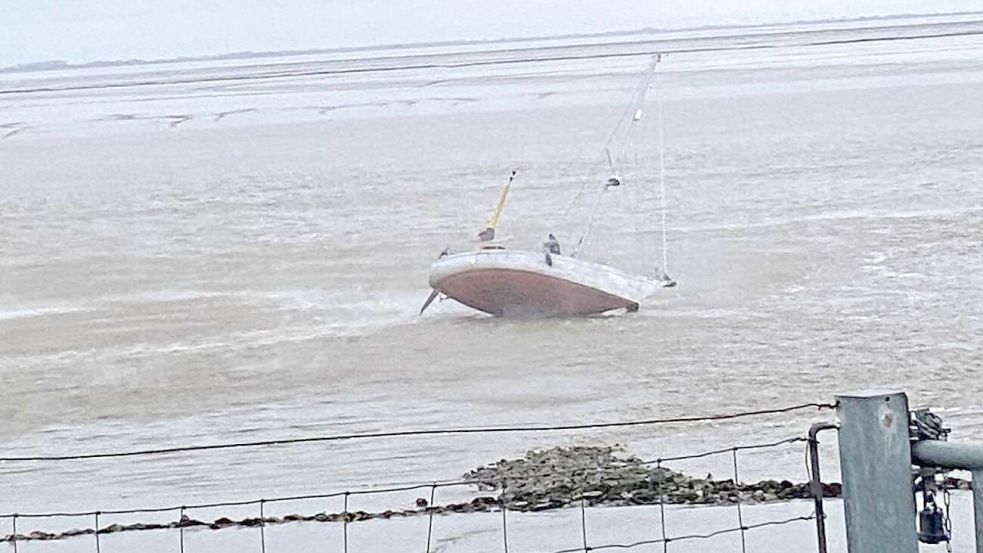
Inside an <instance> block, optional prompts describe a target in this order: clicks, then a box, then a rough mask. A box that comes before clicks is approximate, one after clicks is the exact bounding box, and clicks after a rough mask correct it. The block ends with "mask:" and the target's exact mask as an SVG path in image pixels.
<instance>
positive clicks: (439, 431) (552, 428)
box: [0, 403, 836, 463]
mask: <svg viewBox="0 0 983 553" xmlns="http://www.w3.org/2000/svg"><path fill="white" fill-rule="evenodd" d="M835 407H836V405H835V404H830V403H800V404H797V405H791V406H788V407H776V408H771V409H757V410H753V411H742V412H739V413H728V414H723V415H695V416H681V417H667V418H661V419H643V420H633V421H616V422H598V423H580V424H556V425H539V426H487V427H462V428H435V429H417V430H393V431H389V432H366V433H362V434H329V435H326V436H308V437H303V438H283V439H276V440H258V441H252V442H230V443H224V444H205V445H189V446H177V447H165V448H158V449H138V450H130V451H113V452H101V453H83V454H77V455H32V456H23V457H0V462H7V463H12V462H25V461H42V462H43V461H78V460H84V459H107V458H116V457H137V456H144V455H163V454H169V453H186V452H192V451H212V450H219V449H236V448H246V447H262V446H274V445H292V444H304V443H316V442H336V441H347V440H366V439H379V438H405V437H414V436H440V435H452V434H505V433H519V432H559V431H566V430H591V429H600V428H626V427H632V426H648V425H658V424H672V423H684V422H709V421H720V420H731V419H739V418H746V417H754V416H761V415H771V414H778V413H788V412H790V411H801V410H803V409H810V408H815V409H834V408H835Z"/></svg>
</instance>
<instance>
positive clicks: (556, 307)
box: [420, 56, 676, 317]
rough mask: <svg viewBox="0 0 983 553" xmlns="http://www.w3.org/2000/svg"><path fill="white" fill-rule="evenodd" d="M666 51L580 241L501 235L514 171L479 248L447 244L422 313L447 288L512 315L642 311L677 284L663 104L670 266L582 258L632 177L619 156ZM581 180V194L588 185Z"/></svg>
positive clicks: (630, 116)
mask: <svg viewBox="0 0 983 553" xmlns="http://www.w3.org/2000/svg"><path fill="white" fill-rule="evenodd" d="M660 61H661V56H656V57H655V58H653V60H652V62H651V64H650V65H649V67H648V69H647V71H646V73H645V75H644V76H643V78H642V80H641V82H640V83H639V85H638V87H637V88H636V90H635V94H634V96H633V97H632V101H631V103H630V104H629V105H628V108H627V109H626V111H625V116H624V117H622V119H621V120H620V121H619V123H618V125H617V126H616V127H615V129H614V131H613V132H612V134H611V136H610V138H609V139H608V144H607V146H606V147H605V149H604V153H605V158H606V160H607V165H608V169H609V171H610V176H609V177H608V179H607V181H605V182H603V183H600V190H599V191H598V194H597V198H596V200H595V202H594V204H593V209H592V210H591V212H590V214H589V216H588V220H587V224H586V226H585V229H584V231H583V233H582V234H581V236H580V239H579V241H578V242H577V246H576V248H575V249H574V250H573V251H572V252H571V253H570V254H569V255H563V254H562V253H561V249H560V246H559V242H558V241H557V240H556V238H555V237H554V236H553V235H552V234H550V235H549V240H548V241H547V242H545V243H544V244H543V248H542V250H517V249H507V248H505V247H504V246H503V245H501V244H499V243H497V242H495V231H496V227H497V226H498V221H499V218H500V217H501V214H502V210H503V209H504V207H505V202H506V199H507V197H508V194H509V190H510V188H511V186H512V183H513V180H514V179H515V176H516V172H515V171H513V172H512V175H511V176H510V177H509V181H508V183H507V184H506V185H505V187H504V188H503V190H502V193H501V196H500V197H499V201H498V205H497V206H496V209H495V212H494V215H493V216H492V218H491V219H490V220H489V222H488V225H487V226H486V227H485V229H484V230H482V231H481V232H480V233H478V241H479V242H478V248H477V250H474V251H468V252H462V253H450V252H449V251H448V250H444V252H442V253H441V254H440V256H439V257H438V258H437V259H436V260H435V261H434V262H433V264H432V266H431V267H430V279H429V280H430V287H431V288H432V290H431V294H430V296H429V297H428V298H427V301H426V302H425V303H424V305H423V307H422V308H421V309H420V314H421V315H422V314H423V312H424V311H425V310H426V309H427V307H429V306H430V304H431V303H433V301H434V300H435V299H437V298H438V297H440V296H444V297H447V298H451V299H453V300H456V301H457V302H459V303H462V304H464V305H466V306H468V307H471V308H473V309H477V310H478V311H483V312H485V313H489V314H491V315H497V316H506V317H550V316H575V315H594V314H600V313H605V312H608V311H614V310H618V309H624V310H625V311H627V312H635V311H638V309H639V305H640V304H641V303H642V301H644V300H645V299H647V298H649V297H651V296H652V295H654V294H655V293H657V292H658V291H659V290H660V289H662V288H665V287H671V286H675V284H676V282H675V281H674V280H672V279H671V278H669V276H668V275H667V274H666V273H665V271H666V217H665V176H664V172H665V171H664V155H663V144H662V142H663V140H662V110H661V102H660V104H659V167H660V179H659V180H660V184H661V191H662V200H661V204H662V267H661V268H659V267H654V270H653V272H652V274H650V275H637V274H632V273H629V272H626V271H623V270H621V269H618V268H615V267H611V266H608V265H604V264H601V263H595V262H591V261H587V260H585V259H582V258H581V253H582V252H583V250H584V245H585V244H586V241H587V238H588V236H589V234H590V230H591V227H592V223H593V220H594V215H595V214H596V212H597V210H598V208H599V206H600V198H601V197H602V196H603V195H604V194H605V192H607V191H608V190H611V189H618V188H621V187H622V186H623V185H624V182H623V179H622V177H621V172H620V171H619V169H618V166H617V163H618V160H619V158H620V157H621V155H622V154H623V150H624V148H625V146H626V144H627V141H628V137H629V135H630V134H631V130H632V128H633V127H634V125H635V124H636V123H638V121H639V120H641V118H642V104H643V102H644V98H645V93H646V91H647V90H648V88H649V85H650V83H651V80H652V77H653V75H654V73H655V70H656V67H657V65H658V64H659V62H660ZM588 187H589V182H588V183H585V185H584V186H583V187H582V188H581V190H580V191H579V192H578V193H577V196H576V197H575V199H574V202H576V201H577V200H578V199H579V198H580V197H581V196H582V195H583V194H584V193H585V192H586V191H587V189H588Z"/></svg>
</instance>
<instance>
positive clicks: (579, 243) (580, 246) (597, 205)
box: [570, 186, 608, 257]
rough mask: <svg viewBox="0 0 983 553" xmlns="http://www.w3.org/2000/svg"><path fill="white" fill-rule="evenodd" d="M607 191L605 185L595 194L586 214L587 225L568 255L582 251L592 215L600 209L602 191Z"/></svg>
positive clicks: (576, 254) (590, 225) (592, 222)
mask: <svg viewBox="0 0 983 553" xmlns="http://www.w3.org/2000/svg"><path fill="white" fill-rule="evenodd" d="M607 191H608V187H607V186H605V187H604V188H602V189H601V192H600V193H599V194H598V195H597V200H595V201H594V207H592V208H591V210H590V214H588V216H587V227H586V228H584V233H583V234H581V235H580V240H578V241H577V248H576V249H574V250H573V252H572V253H571V254H570V257H577V256H578V255H580V252H581V251H583V249H584V245H585V244H586V242H587V236H588V235H589V234H590V231H591V227H592V226H593V225H594V216H595V215H596V214H597V210H598V209H600V207H601V200H602V199H604V193H605V192H607Z"/></svg>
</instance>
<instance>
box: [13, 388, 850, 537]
mask: <svg viewBox="0 0 983 553" xmlns="http://www.w3.org/2000/svg"><path fill="white" fill-rule="evenodd" d="M830 408H835V405H831V404H825V403H803V404H798V405H793V406H789V407H781V408H774V409H761V410H755V411H744V412H739V413H730V414H719V415H707V416H686V417H672V418H662V419H645V420H633V421H620V422H602V423H590V424H572V425H544V426H509V427H504V426H503V427H470V428H444V429H423V430H406V431H394V432H375V433H363V434H338V435H327V436H309V437H301V438H288V439H277V440H262V441H252V442H234V443H223V444H208V445H192V446H181V447H173V448H158V449H144V450H131V451H115V452H97V453H86V454H78V455H36V456H19V457H0V462H65V461H83V460H87V459H104V458H118V457H133V456H145V455H165V454H174V453H184V452H198V451H209V450H217V449H231V448H246V447H261V446H282V445H290V444H304V443H313V442H330V441H342V440H355V439H382V438H393V437H411V436H433V435H447V434H485V433H507V432H558V431H569V430H590V429H605V428H623V427H633V426H646V425H660V424H673V423H696V422H709V421H721V420H731V419H738V418H744V417H753V416H763V415H769V414H780V413H788V412H791V411H797V410H804V409H820V410H821V409H830ZM806 441H808V440H807V439H806V438H804V437H801V436H793V437H790V438H786V439H782V440H777V441H771V442H766V443H756V444H744V445H736V446H733V447H729V448H724V449H715V450H708V451H701V452H696V453H690V454H684V455H672V456H666V457H660V458H657V459H651V460H638V459H634V463H635V466H651V465H654V466H655V467H656V469H657V471H656V475H655V478H654V479H653V480H654V482H652V484H654V486H655V488H656V496H657V505H658V509H659V511H658V512H659V514H658V518H659V521H660V530H659V532H660V537H657V538H653V539H650V540H642V541H637V542H631V543H604V544H597V545H591V544H590V541H589V537H590V533H589V531H588V516H587V506H588V505H589V502H588V501H587V499H586V498H585V497H584V496H583V493H584V492H583V491H581V492H580V496H579V497H575V498H573V499H572V500H571V503H568V504H567V505H565V506H571V505H573V501H576V500H579V504H580V523H581V528H580V530H581V531H580V537H581V542H582V544H581V547H578V548H575V549H562V550H558V551H555V552H552V553H572V552H575V551H585V552H586V551H592V550H599V549H631V548H635V547H640V546H644V545H658V544H661V545H662V546H663V551H664V552H668V550H669V544H670V543H672V542H679V541H686V540H697V539H709V538H712V537H715V536H719V535H722V534H727V533H734V532H740V533H741V544H742V552H744V553H746V551H747V543H746V540H745V534H746V532H747V531H749V530H754V529H758V528H764V527H768V526H778V525H785V524H790V523H792V522H797V521H803V520H811V519H813V518H815V514H814V513H813V515H810V516H808V517H803V516H799V517H793V518H789V519H784V520H775V521H768V522H762V523H758V524H752V525H746V524H745V523H744V517H743V512H742V505H741V504H742V502H743V500H742V498H741V494H742V492H746V490H742V485H741V483H740V482H741V481H740V473H739V470H738V469H739V465H738V453H739V452H741V451H748V450H755V449H766V448H776V447H780V446H783V445H788V444H794V443H798V442H806ZM725 454H729V455H731V456H732V459H731V462H732V464H733V469H734V480H733V487H732V488H728V490H729V491H727V493H728V494H732V495H728V500H729V501H731V502H733V503H734V504H735V509H736V514H737V522H738V525H737V526H736V527H733V528H727V529H724V530H718V531H715V532H710V533H707V534H685V535H678V536H672V535H670V534H669V532H668V531H667V527H666V518H667V516H666V509H665V505H666V503H667V502H668V495H667V492H668V491H669V490H667V489H665V482H664V480H665V477H666V473H664V472H662V470H665V469H664V467H663V463H665V462H670V461H682V460H690V459H701V458H705V457H711V456H715V455H725ZM658 469H662V470H658ZM609 470H611V468H610V467H602V466H597V467H574V468H569V469H559V470H557V469H551V470H547V471H543V472H541V473H532V474H524V475H522V476H521V477H509V476H508V475H504V476H501V475H500V476H498V477H492V478H489V477H488V476H487V475H482V474H478V473H471V474H470V477H469V475H466V476H465V477H464V478H462V479H455V480H443V481H440V480H437V481H430V482H426V483H422V482H417V483H406V484H395V485H388V486H375V487H373V486H369V485H364V486H362V487H361V489H355V490H344V491H333V492H327V493H316V494H304V495H286V496H278V497H272V498H259V499H250V500H236V501H218V502H209V503H197V504H184V505H173V506H163V507H139V508H129V509H103V510H95V509H93V510H83V511H77V512H71V511H63V512H41V513H12V514H6V515H0V519H8V520H10V522H11V527H12V529H13V533H12V534H10V535H8V536H2V535H0V543H2V542H8V543H10V544H12V546H13V550H14V552H15V553H17V548H18V543H19V542H25V541H50V540H60V539H67V538H72V537H76V536H84V535H90V536H93V540H94V549H95V551H96V553H101V547H102V544H101V540H100V536H104V535H107V534H114V533H118V532H127V531H139V530H161V529H177V530H178V531H179V547H180V551H181V552H182V553H183V552H184V550H185V529H187V528H194V527H196V528H212V529H221V528H226V527H257V528H258V530H259V532H258V534H259V544H258V545H259V550H260V551H261V552H262V553H266V551H267V540H266V526H267V525H268V524H285V523H290V522H297V521H317V522H338V521H340V522H342V524H343V529H342V544H341V545H342V549H343V551H344V552H345V553H348V551H349V549H350V543H349V525H350V523H352V522H356V521H361V520H369V519H372V518H389V517H390V516H412V515H426V516H427V517H428V521H427V541H426V551H427V553H430V552H431V551H432V549H433V546H434V540H435V539H436V537H435V532H434V516H435V515H436V514H451V513H455V512H468V511H466V510H465V511H461V510H456V509H454V507H455V505H453V504H449V505H445V506H437V505H435V503H434V501H435V497H436V492H437V489H438V488H449V487H465V486H479V485H482V484H483V485H491V486H492V489H496V488H497V489H499V490H500V492H501V493H500V496H499V498H498V499H497V500H493V499H492V498H490V497H489V498H475V499H474V500H472V502H471V503H470V505H472V506H474V504H475V503H474V502H475V501H478V500H491V501H495V502H494V503H491V504H489V503H487V501H486V502H485V503H482V504H481V505H479V506H480V507H481V509H480V510H481V511H488V510H494V509H495V508H497V509H498V510H499V511H501V517H502V547H503V550H504V551H505V553H509V551H510V548H511V544H510V539H509V534H510V528H509V524H510V521H509V516H508V511H509V510H511V509H512V508H513V507H511V506H510V504H509V503H508V500H507V499H506V492H507V491H508V489H509V486H510V483H511V484H515V483H517V482H521V481H523V480H525V479H533V478H541V477H552V476H557V475H568V476H576V475H580V476H582V477H584V478H585V479H586V478H587V477H589V476H597V475H598V474H599V473H606V471H609ZM613 479H616V478H613ZM722 482H725V481H722ZM422 489H429V490H430V501H429V503H426V505H425V506H424V508H422V509H421V508H417V509H415V510H405V511H402V512H393V511H386V512H385V513H379V514H377V516H376V515H373V514H372V513H364V512H362V511H357V512H351V511H349V499H350V498H351V497H352V496H358V495H382V494H394V493H400V492H407V491H414V490H422ZM721 493H722V492H721ZM331 498H342V499H343V506H342V511H341V512H340V513H335V514H332V515H328V514H327V513H318V514H317V515H312V516H300V515H287V516H284V517H282V518H277V517H267V516H266V506H267V505H268V504H271V503H286V502H297V501H307V500H323V499H331ZM422 501H423V500H422V499H421V502H422ZM249 506H254V507H257V508H258V514H259V516H258V518H245V519H242V520H239V521H234V520H231V519H229V518H226V517H221V518H219V519H216V521H215V522H213V523H207V522H203V521H198V520H194V519H192V518H190V517H189V513H191V512H193V511H196V510H204V509H220V508H230V507H249ZM418 507H419V505H418ZM489 508H491V509H489ZM520 510H521V509H520ZM530 510H531V509H530ZM159 513H175V514H176V515H177V517H178V518H177V521H175V522H167V523H157V524H154V523H151V524H147V523H134V524H129V525H121V524H113V525H109V526H105V527H103V526H101V524H100V517H105V516H107V515H139V514H159ZM383 515H384V516H383ZM51 518H88V519H90V520H91V521H92V523H93V524H92V526H91V527H88V528H81V529H73V530H67V531H63V532H60V533H52V532H42V531H40V530H35V531H32V532H30V533H29V534H26V535H24V534H20V533H19V530H20V529H19V527H18V521H21V520H22V519H51Z"/></svg>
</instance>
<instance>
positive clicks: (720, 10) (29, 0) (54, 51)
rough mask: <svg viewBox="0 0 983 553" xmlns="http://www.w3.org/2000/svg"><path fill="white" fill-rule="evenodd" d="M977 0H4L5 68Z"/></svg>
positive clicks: (883, 10)
mask: <svg viewBox="0 0 983 553" xmlns="http://www.w3.org/2000/svg"><path fill="white" fill-rule="evenodd" d="M980 6H981V5H980V0H743V1H736V0H456V1H455V0H278V1H271V0H21V1H18V0H0V66H7V65H13V64H17V63H24V62H34V61H43V60H56V59H60V60H65V61H69V62H84V61H95V60H117V59H129V58H140V59H160V58H170V57H176V56H202V55H210V54H222V53H229V52H240V51H247V50H253V51H273V50H301V49H312V48H332V47H339V46H367V45H373V44H392V43H407V42H429V41H442V40H456V39H494V38H505V37H525V36H547V35H556V34H569V33H591V32H599V31H612V30H633V29H638V28H642V27H654V28H678V27H692V26H701V25H720V24H730V23H741V24H743V23H770V22H779V21H796V20H806V19H827V18H841V17H860V16H870V15H893V14H902V13H939V12H954V11H969V10H974V9H980Z"/></svg>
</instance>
